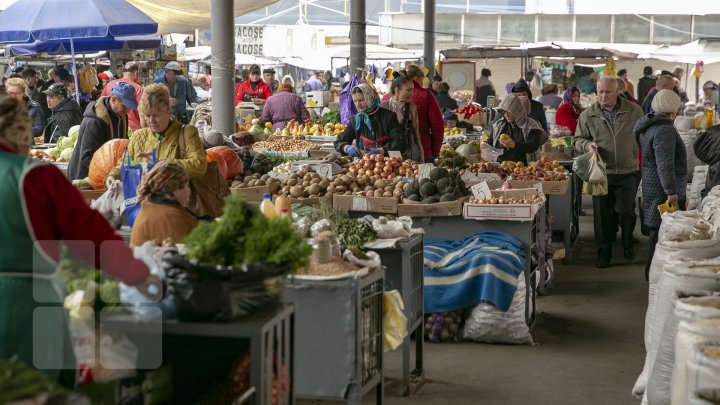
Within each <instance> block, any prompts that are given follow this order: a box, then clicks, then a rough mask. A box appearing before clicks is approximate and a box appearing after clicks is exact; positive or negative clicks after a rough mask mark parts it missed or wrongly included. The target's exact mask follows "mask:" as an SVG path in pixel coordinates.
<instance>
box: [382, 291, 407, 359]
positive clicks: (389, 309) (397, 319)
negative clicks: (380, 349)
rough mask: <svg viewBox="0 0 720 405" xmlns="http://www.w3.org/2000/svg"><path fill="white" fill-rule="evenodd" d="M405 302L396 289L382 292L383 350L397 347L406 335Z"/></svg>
mask: <svg viewBox="0 0 720 405" xmlns="http://www.w3.org/2000/svg"><path fill="white" fill-rule="evenodd" d="M404 310H405V304H404V303H403V300H402V296H401V295H400V292H398V290H391V291H385V292H384V293H383V342H384V347H385V351H386V352H387V351H390V350H395V349H397V348H398V347H399V346H400V345H401V344H402V342H403V340H405V337H406V336H407V317H406V316H405V313H404V312H403V311H404Z"/></svg>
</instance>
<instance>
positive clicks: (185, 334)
mask: <svg viewBox="0 0 720 405" xmlns="http://www.w3.org/2000/svg"><path fill="white" fill-rule="evenodd" d="M293 322H294V309H293V306H292V305H275V306H273V307H270V308H267V309H264V310H261V311H259V312H257V313H255V314H253V315H250V316H248V317H245V318H243V319H241V320H238V321H233V322H227V323H199V322H179V321H177V320H164V321H161V322H160V321H158V322H153V321H146V320H139V319H138V318H136V317H135V316H134V315H130V314H120V315H107V316H102V317H101V322H100V329H101V331H117V332H122V333H125V334H127V335H128V336H129V337H130V338H131V340H133V341H134V343H136V345H137V346H138V348H139V350H140V353H139V356H138V357H139V358H141V357H142V356H143V355H144V354H145V355H149V356H151V355H153V354H154V355H157V353H154V352H155V351H157V350H158V346H157V345H158V344H160V345H161V346H160V347H161V348H164V345H165V340H166V339H168V338H170V337H182V338H188V339H191V338H202V339H203V341H202V343H204V344H207V346H205V347H203V345H202V344H187V345H186V350H187V352H188V355H190V353H192V354H202V352H203V349H204V348H205V349H208V350H209V349H212V348H213V346H214V344H213V343H215V344H217V347H222V346H224V345H227V343H228V341H230V344H231V345H232V346H238V347H240V346H241V344H240V343H239V342H236V341H237V340H238V339H239V340H244V341H249V344H250V357H251V365H250V385H251V388H250V389H249V390H248V391H247V392H246V393H245V394H244V395H243V396H242V397H243V398H249V399H250V401H251V403H252V404H257V405H272V404H274V403H285V404H292V403H294V402H295V395H294V391H293V384H294V380H295V375H294V370H295V366H294V363H293V361H294V353H293V350H294V348H293V344H294V343H293V340H294V338H293ZM158 334H161V338H160V340H157V339H156V338H155V336H152V335H158ZM149 335H150V336H149ZM148 338H149V341H150V342H154V343H151V344H148ZM205 339H208V340H207V341H205ZM232 342H235V343H232ZM193 343H195V342H194V341H193ZM151 351H152V352H151ZM221 355H222V353H221ZM161 357H163V354H162V353H161ZM181 357H182V356H181ZM225 357H228V356H227V355H226V356H225ZM198 360H199V363H198V362H193V363H192V364H186V365H185V366H184V368H183V369H184V370H185V371H187V372H193V371H194V372H195V374H198V373H202V371H198V370H193V369H196V368H199V367H200V366H201V365H205V364H206V363H207V362H208V361H209V360H208V359H198ZM174 361H175V360H174ZM211 365H212V364H211ZM176 366H177V364H173V370H174V371H176V372H175V373H174V375H173V385H174V387H175V393H174V401H173V403H187V402H188V401H190V400H191V399H190V397H189V395H193V394H195V391H193V390H196V389H197V386H198V385H199V384H198V383H197V382H196V381H194V380H193V378H194V377H198V376H197V375H195V376H189V375H185V374H186V373H184V372H180V371H178V370H177V369H178V368H179V367H176ZM274 383H275V384H274ZM274 385H275V386H274ZM201 388H204V389H207V388H208V387H207V386H205V387H201ZM275 390H276V395H275V396H274V395H273V391H275Z"/></svg>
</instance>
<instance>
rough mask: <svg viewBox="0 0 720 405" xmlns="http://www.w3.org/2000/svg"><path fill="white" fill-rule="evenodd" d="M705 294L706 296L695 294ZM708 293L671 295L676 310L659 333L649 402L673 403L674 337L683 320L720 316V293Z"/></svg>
mask: <svg viewBox="0 0 720 405" xmlns="http://www.w3.org/2000/svg"><path fill="white" fill-rule="evenodd" d="M695 294H702V295H704V296H694V295H695ZM708 294H709V293H708V292H698V293H692V295H693V297H684V296H682V295H681V296H680V297H682V298H679V297H678V296H677V295H675V296H673V297H672V302H673V307H674V310H673V311H671V313H670V314H669V316H668V319H667V321H665V325H664V326H663V329H662V334H661V335H660V345H659V347H658V353H657V356H656V358H655V364H654V366H653V368H652V370H651V371H650V376H649V379H648V386H647V390H646V392H647V397H648V402H649V403H651V404H653V405H662V404H665V405H667V404H670V385H671V384H670V382H671V379H672V375H673V368H674V367H675V336H676V335H677V328H678V324H679V323H680V321H692V320H696V319H707V318H715V317H720V296H708Z"/></svg>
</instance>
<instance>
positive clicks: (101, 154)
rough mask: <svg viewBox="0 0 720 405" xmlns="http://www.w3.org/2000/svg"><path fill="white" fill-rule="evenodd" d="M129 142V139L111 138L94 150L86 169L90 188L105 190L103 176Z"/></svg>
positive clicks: (114, 163)
mask: <svg viewBox="0 0 720 405" xmlns="http://www.w3.org/2000/svg"><path fill="white" fill-rule="evenodd" d="M129 143H130V140H129V139H113V140H110V141H107V142H105V143H104V144H103V145H102V146H101V147H100V148H99V149H98V150H96V151H95V153H94V154H93V157H92V160H91V161H90V168H89V171H88V183H90V185H91V186H92V188H94V189H95V190H98V191H105V178H106V177H107V176H108V174H110V171H111V170H112V169H113V168H114V167H115V165H117V162H118V161H119V160H120V159H121V158H122V155H123V153H124V152H125V148H127V146H128V144H129Z"/></svg>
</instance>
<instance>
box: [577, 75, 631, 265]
mask: <svg viewBox="0 0 720 405" xmlns="http://www.w3.org/2000/svg"><path fill="white" fill-rule="evenodd" d="M597 94H598V98H597V102H596V103H595V104H593V105H592V106H590V107H589V108H588V109H586V110H585V111H583V112H582V114H580V118H579V119H578V124H577V129H576V130H575V136H574V141H575V148H576V149H577V150H578V151H579V152H580V153H586V152H589V151H591V150H592V151H595V152H597V153H599V154H600V157H601V158H602V160H603V161H604V162H605V164H606V173H607V179H608V194H607V195H604V196H593V215H594V228H595V241H596V244H597V247H598V260H597V267H599V268H604V267H608V266H609V265H610V259H611V257H612V244H613V242H614V241H615V237H616V234H617V227H618V225H620V230H621V234H622V237H621V240H622V246H623V253H624V256H625V259H626V260H633V259H634V258H635V251H634V248H633V230H634V229H635V219H636V216H635V196H636V195H637V189H638V184H639V181H640V172H639V169H638V150H639V148H638V144H637V140H636V139H635V133H634V129H635V124H636V123H637V121H638V120H639V119H640V118H641V117H642V115H643V113H642V110H641V109H640V106H638V105H637V104H634V103H631V102H629V101H627V100H625V99H623V98H622V97H618V84H617V81H616V80H615V79H614V78H610V77H605V78H603V79H601V80H599V81H598V83H597Z"/></svg>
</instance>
